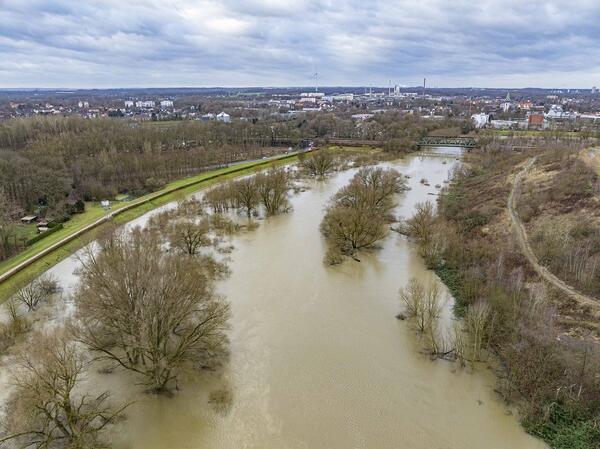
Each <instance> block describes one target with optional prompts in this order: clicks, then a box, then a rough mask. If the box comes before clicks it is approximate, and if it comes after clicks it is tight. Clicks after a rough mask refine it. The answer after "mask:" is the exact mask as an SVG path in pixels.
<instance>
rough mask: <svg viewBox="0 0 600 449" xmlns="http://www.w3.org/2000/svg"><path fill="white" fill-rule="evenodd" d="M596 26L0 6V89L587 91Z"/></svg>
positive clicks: (354, 10)
mask: <svg viewBox="0 0 600 449" xmlns="http://www.w3.org/2000/svg"><path fill="white" fill-rule="evenodd" d="M599 19H600V5H598V3H597V2H596V1H594V0H591V1H584V0H572V1H570V2H569V4H568V8H567V7H565V3H564V2H562V1H560V0H552V1H546V2H543V3H542V2H522V1H514V0H501V1H492V0H480V1H478V2H474V1H467V0H453V1H452V2H448V1H447V0H427V1H425V0H400V1H398V0H363V1H357V0H296V1H289V0H221V1H216V0H165V1H159V0H148V1H145V2H125V1H122V0H102V1H100V0H97V1H92V0H79V1H74V0H45V1H42V0H0V87H17V86H23V87H32V86H44V87H45V86H49V87H51V86H72V87H94V86H97V87H108V86H143V85H157V86H158V85H160V86H181V85H187V86H203V85H232V86H235V85H237V86H240V85H290V84H293V85H307V84H310V83H311V75H312V73H314V70H315V69H317V70H318V71H319V73H320V74H321V79H322V81H321V82H322V83H324V84H330V85H333V84H354V85H363V84H371V83H372V84H374V85H377V84H380V85H387V82H388V80H393V81H394V82H400V83H404V84H411V83H413V84H414V83H416V82H419V80H420V79H422V77H423V76H428V77H433V79H434V80H435V82H436V83H437V84H438V85H440V86H442V85H473V84H480V85H494V84H499V83H506V82H510V83H513V84H514V85H518V84H522V85H525V84H526V85H545V84H548V83H555V85H556V84H558V85H560V86H562V85H571V86H577V85H582V86H588V85H591V84H593V83H594V78H596V83H598V82H600V62H599V61H598V58H597V55H598V47H599V43H600V31H599V27H598V26H597V23H598V21H599ZM586 83H587V84H586Z"/></svg>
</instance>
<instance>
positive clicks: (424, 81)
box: [423, 78, 427, 96]
mask: <svg viewBox="0 0 600 449" xmlns="http://www.w3.org/2000/svg"><path fill="white" fill-rule="evenodd" d="M426 83H427V78H423V96H425V84H426Z"/></svg>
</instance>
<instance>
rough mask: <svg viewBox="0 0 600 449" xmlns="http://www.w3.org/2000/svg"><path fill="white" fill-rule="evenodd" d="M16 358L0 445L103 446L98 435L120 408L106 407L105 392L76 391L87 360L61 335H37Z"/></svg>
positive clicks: (78, 448) (92, 448) (81, 448)
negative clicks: (24, 351) (13, 383)
mask: <svg viewBox="0 0 600 449" xmlns="http://www.w3.org/2000/svg"><path fill="white" fill-rule="evenodd" d="M17 360H18V363H17V367H16V376H15V385H16V388H15V390H14V391H13V392H12V394H11V396H10V398H9V401H8V404H9V409H8V413H7V418H6V420H5V423H4V427H5V431H6V433H7V435H6V436H4V437H3V436H0V446H1V447H5V445H9V444H16V445H17V446H18V447H23V448H28V447H32V448H68V449H95V448H104V447H107V445H106V443H105V442H104V441H103V440H102V432H103V430H105V428H106V427H107V426H108V425H110V424H112V423H114V422H115V420H116V419H117V418H118V416H119V415H120V413H121V412H122V411H123V409H124V408H125V407H122V408H121V409H119V410H114V409H112V408H111V407H109V406H108V405H107V399H108V397H109V395H108V393H106V392H104V393H101V394H99V395H97V396H94V395H91V394H83V393H80V392H79V391H78V387H79V384H80V382H81V380H82V378H83V376H84V375H85V372H86V370H87V368H88V362H87V361H86V360H85V358H84V357H83V355H82V353H81V352H80V351H78V349H77V347H76V344H75V343H74V342H71V341H69V340H68V339H67V337H66V336H65V334H64V332H61V331H56V332H54V333H51V334H39V335H37V336H36V337H35V338H34V343H33V344H32V345H29V346H28V348H27V353H24V354H21V355H19V356H18V358H17ZM10 447H12V446H10Z"/></svg>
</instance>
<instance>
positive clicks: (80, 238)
mask: <svg viewBox="0 0 600 449" xmlns="http://www.w3.org/2000/svg"><path fill="white" fill-rule="evenodd" d="M298 154H299V153H298V152H294V153H289V154H283V155H280V156H276V157H274V158H270V159H267V160H258V161H250V162H242V163H239V164H235V165H232V166H229V167H225V168H220V169H216V170H211V171H208V172H205V173H201V174H199V175H196V176H192V177H189V178H184V179H181V180H178V181H174V182H172V183H169V184H168V185H167V186H166V187H165V188H163V189H161V190H159V191H157V192H154V193H151V194H148V195H145V196H143V197H140V198H137V199H134V200H132V201H130V202H128V203H125V204H121V205H119V206H113V207H114V208H113V209H112V210H109V211H107V212H106V213H105V215H103V216H100V217H98V216H97V215H96V214H93V215H90V216H89V217H88V220H85V219H76V220H75V221H74V222H73V223H71V225H70V226H69V225H68V224H65V227H64V228H63V229H61V230H60V231H58V232H55V233H54V234H52V235H49V236H48V237H46V238H44V239H42V240H40V241H39V242H36V243H34V244H33V245H31V246H30V247H29V248H27V249H26V250H25V251H23V252H21V253H19V254H18V255H17V256H15V257H12V258H11V259H8V260H6V261H4V262H2V263H1V264H0V303H1V302H2V301H3V300H5V299H6V298H7V297H8V296H10V295H11V294H12V293H13V292H14V291H15V290H16V288H18V286H19V285H21V284H22V283H25V282H27V281H28V280H30V279H32V278H34V277H36V276H37V275H39V274H41V273H42V272H43V271H45V270H47V269H48V268H50V267H52V266H53V265H55V264H56V263H58V262H60V261H61V260H63V259H64V258H65V257H67V256H68V255H70V254H72V253H74V252H75V251H76V250H77V249H79V248H81V247H82V246H84V245H85V243H86V242H87V241H90V240H93V238H94V235H95V233H96V232H97V231H98V229H99V228H100V227H101V226H102V225H103V224H105V223H108V222H111V223H114V224H117V225H118V224H123V223H126V222H128V221H131V220H132V219H134V218H136V217H139V216H141V215H143V214H144V213H146V212H148V211H150V210H152V209H154V208H156V207H158V206H160V205H163V204H165V203H167V202H170V201H173V200H174V199H175V198H176V196H178V195H185V194H189V193H191V192H193V191H195V190H198V189H201V188H204V187H207V186H209V185H212V184H214V183H215V182H219V181H221V180H225V179H230V178H233V177H237V176H243V175H245V174H248V173H252V172H253V171H255V170H258V169H264V168H267V167H270V166H274V165H279V164H282V163H286V162H290V161H294V160H297V158H298Z"/></svg>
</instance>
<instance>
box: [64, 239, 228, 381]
mask: <svg viewBox="0 0 600 449" xmlns="http://www.w3.org/2000/svg"><path fill="white" fill-rule="evenodd" d="M208 259H209V258H207V257H201V258H192V257H183V256H177V255H173V254H165V253H164V252H163V251H162V248H161V242H160V240H159V238H158V237H157V235H156V234H153V233H147V232H143V231H141V230H139V229H135V230H134V231H133V232H132V233H131V235H124V234H116V235H113V236H112V237H111V238H110V239H108V240H107V241H105V242H104V243H103V245H102V250H101V251H100V252H99V253H98V254H94V253H92V252H91V251H90V252H88V254H87V257H86V258H85V259H83V260H82V269H81V285H80V286H79V289H78V291H77V293H76V295H75V299H76V304H77V316H76V318H77V324H76V327H75V335H76V336H77V338H78V340H80V341H81V342H82V343H84V344H85V345H87V346H88V347H89V348H90V349H91V350H92V351H94V352H95V353H97V354H98V357H99V358H100V359H105V360H108V361H111V362H113V363H114V364H115V365H116V366H121V367H123V368H125V369H127V370H130V371H133V372H135V373H137V374H138V375H139V376H140V378H141V379H142V382H143V383H144V384H146V385H147V386H148V387H149V388H150V389H152V390H153V391H156V392H161V391H166V390H169V389H170V388H172V387H173V386H176V384H177V377H178V375H179V374H180V373H181V371H182V370H183V369H185V368H188V367H195V368H203V367H210V366H214V364H215V363H217V362H218V360H219V359H220V358H221V356H223V355H224V354H226V352H227V343H228V340H227V336H226V330H227V329H228V319H229V314H230V312H229V305H228V304H227V302H225V300H224V299H223V298H222V297H220V296H218V295H216V294H215V293H214V289H213V285H214V279H215V278H216V277H218V276H217V270H215V265H216V264H217V263H216V262H214V261H211V263H209V260H208Z"/></svg>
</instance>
